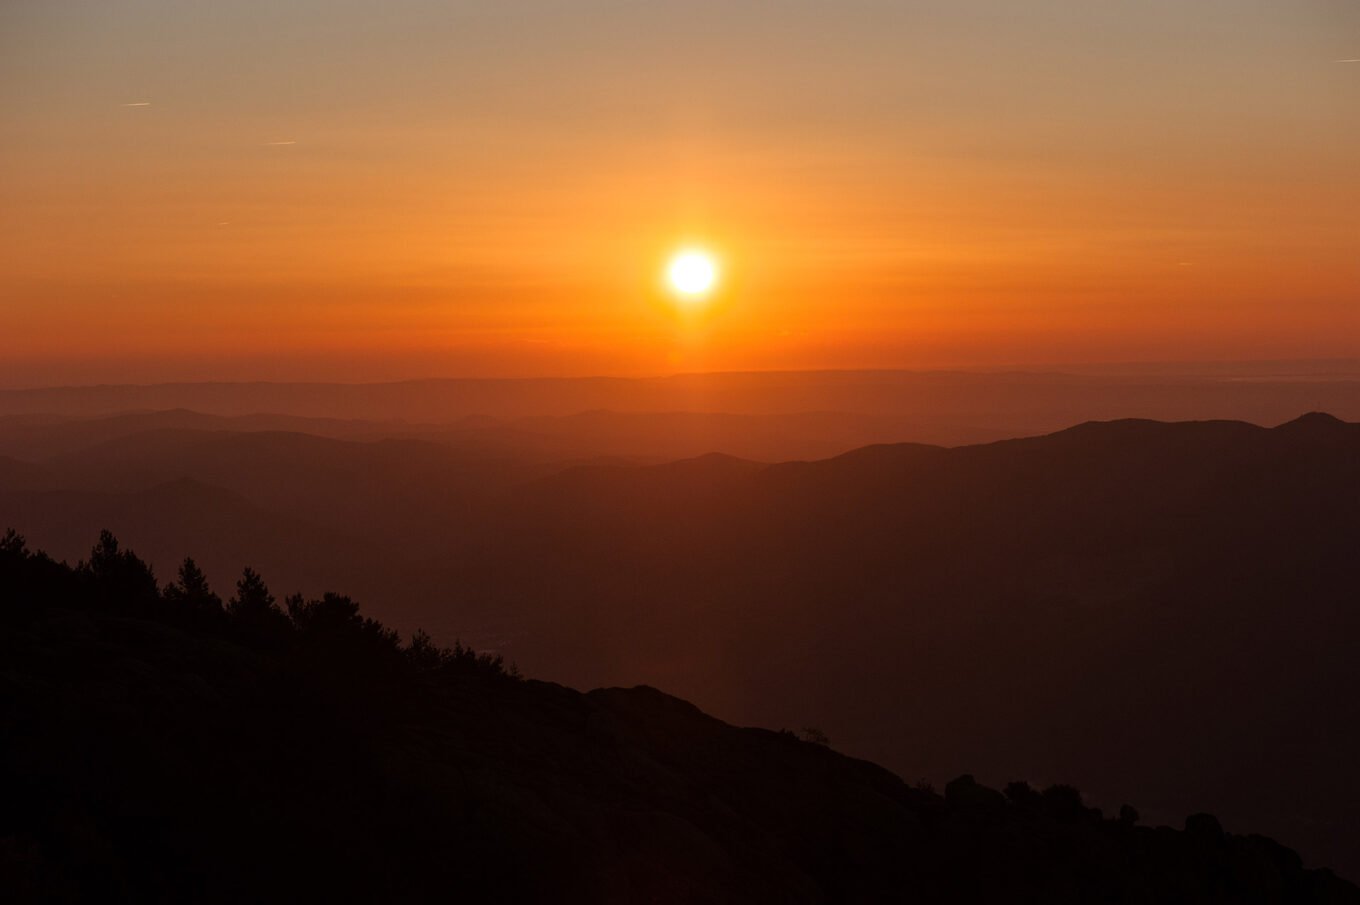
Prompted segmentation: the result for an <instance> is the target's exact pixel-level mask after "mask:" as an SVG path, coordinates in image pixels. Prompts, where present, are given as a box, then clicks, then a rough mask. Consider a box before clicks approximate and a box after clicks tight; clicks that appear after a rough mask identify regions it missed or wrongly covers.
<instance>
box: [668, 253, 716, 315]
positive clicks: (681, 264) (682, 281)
mask: <svg viewBox="0 0 1360 905" xmlns="http://www.w3.org/2000/svg"><path fill="white" fill-rule="evenodd" d="M718 276H719V271H718V261H717V259H716V258H714V257H713V255H711V254H709V253H708V252H706V251H703V250H702V249H697V248H689V249H685V250H683V251H679V252H676V254H675V255H674V256H673V257H672V258H671V260H670V263H669V264H667V265H666V284H667V285H668V286H669V287H670V289H671V292H672V293H673V294H674V295H675V296H676V297H677V298H679V299H681V300H682V301H687V302H697V301H702V300H703V299H706V298H708V296H709V295H710V294H711V293H712V292H713V290H714V288H715V287H716V286H717V285H718Z"/></svg>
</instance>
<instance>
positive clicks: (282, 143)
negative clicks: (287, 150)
mask: <svg viewBox="0 0 1360 905" xmlns="http://www.w3.org/2000/svg"><path fill="white" fill-rule="evenodd" d="M295 144H297V142H295V141H267V142H265V145H267V146H268V147H271V148H276V147H278V146H279V145H295Z"/></svg>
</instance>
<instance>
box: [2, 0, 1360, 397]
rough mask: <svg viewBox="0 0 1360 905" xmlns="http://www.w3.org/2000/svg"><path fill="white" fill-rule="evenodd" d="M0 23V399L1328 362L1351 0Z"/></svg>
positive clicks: (541, 8)
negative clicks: (295, 385) (708, 284)
mask: <svg viewBox="0 0 1360 905" xmlns="http://www.w3.org/2000/svg"><path fill="white" fill-rule="evenodd" d="M606 13H607V15H606ZM0 35H3V37H0V101H2V102H3V107H4V109H5V113H4V115H3V119H2V120H0V170H2V171H3V172H4V173H5V174H6V178H5V179H4V180H3V181H2V182H0V361H3V362H4V363H5V368H4V372H3V373H0V384H4V385H20V384H27V385H33V384H35V383H63V382H91V381H124V380H132V381H155V380H182V379H246V378H257V377H258V378H266V379H300V378H309V379H321V380H329V379H342V380H348V379H360V380H380V379H400V378H408V377H415V376H427V375H472V374H484V375H528V376H534V375H583V374H595V373H618V374H629V375H648V374H660V373H669V372H673V371H678V370H685V371H702V370H732V369H742V370H749V369H756V370H759V369H777V368H827V367H838V368H863V367H909V368H922V367H938V366H959V365H984V366H986V365H998V364H1010V363H1025V362H1044V363H1057V364H1061V363H1065V362H1089V361H1101V360H1118V361H1128V360H1147V361H1167V360H1194V359H1198V360H1214V359H1234V358H1235V359H1263V358H1310V357H1319V358H1320V357H1346V356H1353V355H1354V354H1356V352H1357V342H1356V337H1357V336H1360V308H1357V306H1356V305H1355V301H1356V296H1357V289H1358V288H1360V263H1357V262H1360V255H1357V254H1356V247H1355V246H1356V237H1357V235H1360V213H1358V212H1360V176H1357V170H1356V168H1355V166H1354V148H1355V145H1356V140H1357V139H1360V103H1357V101H1358V100H1360V68H1358V67H1354V66H1347V65H1341V64H1338V63H1337V62H1335V61H1336V60H1339V59H1346V58H1351V57H1354V56H1356V53H1355V51H1356V48H1357V44H1356V41H1357V40H1360V8H1357V7H1355V6H1354V5H1345V6H1343V5H1340V4H1337V3H1326V2H1310V3H1299V4H1288V5H1279V4H1270V3H1266V2H1263V0H1261V2H1258V0H1252V2H1246V3H1243V2H1233V3H1227V2H1210V3H1205V4H1196V5H1195V7H1194V8H1193V9H1187V8H1185V6H1184V5H1183V4H1178V3H1170V2H1164V0H1158V2H1153V3H1148V4H1138V5H1136V6H1134V5H1123V6H1122V8H1117V9H1116V8H1108V9H1106V8H1100V9H1093V8H1091V5H1090V4H1083V3H1077V2H1075V0H1047V2H1042V3H1038V4H1034V5H1031V6H1030V7H1027V11H1026V12H1025V13H1024V14H1020V13H1017V12H1016V10H1015V8H1014V7H1013V6H1012V5H1011V4H1009V3H1000V2H995V0H993V2H978V3H971V4H963V5H959V4H952V3H944V2H942V0H916V2H908V3H899V4H881V3H874V2H868V0H856V2H850V3H846V4H843V5H837V7H835V8H834V9H828V8H826V7H819V6H817V5H809V4H794V5H790V6H789V7H788V8H786V9H781V11H780V13H779V14H778V15H771V14H770V13H769V11H763V12H762V11H759V10H756V9H755V8H751V9H747V8H744V7H739V8H734V7H732V6H731V5H730V4H714V3H699V4H695V5H693V6H691V5H686V6H685V7H684V9H683V10H681V9H680V8H679V7H676V8H670V7H658V6H651V5H648V6H645V7H644V6H638V7H635V6H631V5H630V6H620V5H618V4H609V3H598V2H597V3H589V4H583V5H577V4H572V5H554V4H541V3H540V4H530V3H524V2H509V3H503V4H500V3H498V4H457V3H455V4H447V3H442V4H437V3H430V2H420V0H404V2H400V3H395V4H383V5H381V8H380V7H379V6H378V5H372V6H371V7H364V6H363V5H360V4H350V3H344V4H334V3H319V2H309V3H296V4H289V5H287V6H286V7H277V8H276V7H275V6H274V5H273V4H263V3H256V2H243V3H239V4H222V5H204V4H174V3H150V2H142V3H130V2H124V3H70V4H61V5H60V6H58V5H55V4H47V3H36V2H18V3H12V4H6V6H5V8H4V9H3V10H2V11H0ZM755 48H759V52H756V50H755ZM688 242H699V243H701V244H704V245H706V246H708V247H711V248H712V249H714V250H715V252H717V253H718V254H720V255H721V256H722V258H723V261H724V265H725V271H726V273H725V276H726V279H725V282H724V284H723V286H722V288H721V290H720V291H719V293H718V294H717V296H716V297H715V299H714V300H713V302H712V304H711V305H710V306H709V308H708V309H707V310H706V311H705V312H704V313H703V314H702V315H700V316H692V315H685V314H683V313H681V312H678V311H677V309H676V306H675V305H673V304H672V302H671V300H670V299H669V298H668V297H667V296H666V295H665V294H664V293H663V292H662V290H661V288H660V283H659V279H660V273H661V270H662V268H663V266H664V262H665V259H666V256H667V255H668V254H669V253H670V252H671V251H672V250H673V249H674V248H676V247H678V246H680V245H683V244H685V243H688Z"/></svg>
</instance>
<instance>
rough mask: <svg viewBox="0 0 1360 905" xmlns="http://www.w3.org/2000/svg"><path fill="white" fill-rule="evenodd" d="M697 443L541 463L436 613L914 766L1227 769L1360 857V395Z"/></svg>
mask: <svg viewBox="0 0 1360 905" xmlns="http://www.w3.org/2000/svg"><path fill="white" fill-rule="evenodd" d="M675 472H676V468H675V467H674V466H669V467H666V468H641V469H639V468H613V469H588V470H577V471H571V472H566V473H563V474H560V475H557V476H555V477H551V478H547V479H544V480H542V481H539V482H537V483H535V484H533V485H531V486H526V487H521V488H519V489H518V490H517V491H516V492H515V496H514V498H513V501H512V502H511V503H508V504H507V505H506V507H505V509H504V510H503V511H502V512H501V513H499V518H501V519H503V521H501V522H500V523H499V524H498V525H495V526H493V527H488V528H487V529H486V531H485V532H484V534H483V538H482V547H481V548H480V552H479V553H477V554H476V555H473V556H470V557H468V558H467V559H466V560H465V562H467V563H469V564H470V565H471V568H466V569H459V570H454V571H451V572H450V573H449V578H448V583H449V584H450V585H451V586H457V587H461V588H463V589H465V590H464V599H466V600H468V601H480V602H482V606H483V607H484V609H482V611H481V614H482V615H481V616H479V617H472V618H469V616H468V611H467V609H466V608H465V609H464V610H463V611H462V613H461V614H460V616H459V620H460V622H459V623H444V622H440V621H437V620H438V617H437V615H436V614H435V613H430V614H429V615H428V617H427V618H428V620H429V622H430V624H432V625H434V626H437V627H438V628H440V629H441V630H443V629H445V628H446V627H449V628H451V627H453V625H455V624H468V623H473V624H481V623H482V622H483V621H490V622H495V621H498V620H499V621H500V624H503V625H504V626H505V633H506V634H507V635H510V634H511V633H514V634H513V639H514V643H513V644H512V645H511V646H509V647H508V648H507V650H508V651H511V652H513V655H514V656H515V657H516V658H517V659H518V660H519V662H521V663H524V664H526V665H529V666H531V668H533V669H535V670H538V671H540V672H542V673H545V674H547V675H550V676H553V677H561V678H563V679H565V680H569V681H579V682H584V683H586V684H603V683H608V682H611V681H616V679H617V677H620V676H630V675H632V676H639V677H642V678H644V679H645V680H646V681H648V682H650V683H653V684H658V685H662V686H664V687H669V688H672V689H674V690H676V691H677V692H679V693H681V694H683V695H685V696H686V697H688V698H691V699H694V700H697V701H700V702H703V704H704V705H705V706H706V707H708V708H710V709H712V710H714V711H715V712H717V713H718V714H720V715H721V716H723V717H724V718H729V719H734V720H738V721H742V722H760V723H765V724H780V723H784V724H789V723H796V722H799V721H805V722H811V723H814V724H816V725H819V726H822V727H823V728H825V729H826V730H827V731H828V732H829V733H830V734H831V736H832V738H835V739H837V740H838V742H840V743H842V744H843V745H844V746H845V747H846V749H847V750H851V751H854V752H856V753H859V754H863V755H866V756H870V757H872V758H873V759H875V760H879V761H882V762H885V763H888V764H890V765H892V766H893V767H895V768H897V769H900V770H904V771H908V772H909V773H910V774H911V775H924V776H931V777H942V776H947V775H948V771H950V770H957V769H958V765H959V764H967V765H969V767H970V768H971V769H973V770H975V771H976V772H977V773H978V775H980V776H985V777H987V778H988V779H990V780H992V781H1001V780H1003V779H1005V778H1006V774H1005V772H1004V771H1007V770H1017V769H1018V770H1020V771H1021V772H1022V773H1023V774H1024V775H1028V776H1035V777H1047V778H1054V777H1068V778H1075V779H1077V780H1079V781H1080V784H1081V785H1082V787H1083V788H1086V789H1088V791H1090V792H1092V793H1093V794H1094V795H1096V796H1097V798H1098V799H1099V800H1102V801H1107V802H1108V800H1109V798H1108V796H1111V795H1114V794H1118V793H1117V791H1116V790H1118V789H1128V788H1133V789H1136V790H1137V791H1138V793H1139V795H1138V797H1139V798H1140V800H1143V801H1145V802H1147V803H1148V805H1149V806H1150V807H1154V808H1155V809H1156V810H1157V812H1158V813H1161V814H1165V815H1166V816H1167V817H1168V818H1169V817H1173V816H1178V815H1183V814H1184V813H1185V812H1186V810H1187V809H1188V808H1190V807H1193V805H1192V804H1191V802H1193V801H1196V800H1199V801H1208V802H1209V803H1210V804H1211V805H1212V807H1213V808H1214V810H1215V811H1218V812H1220V813H1222V814H1224V815H1225V816H1226V817H1227V818H1228V819H1230V821H1231V822H1232V823H1234V824H1237V825H1241V824H1243V823H1244V822H1245V823H1252V824H1254V825H1258V826H1265V827H1267V828H1268V829H1269V830H1270V831H1272V832H1277V833H1280V834H1286V833H1287V834H1290V835H1291V838H1294V839H1295V840H1297V841H1299V843H1300V844H1301V845H1302V846H1303V848H1304V850H1305V852H1306V853H1307V854H1308V855H1309V857H1319V858H1326V859H1328V860H1330V861H1333V862H1337V863H1344V864H1345V865H1347V866H1348V867H1350V868H1351V869H1360V862H1356V861H1355V860H1354V857H1355V856H1354V853H1355V852H1357V851H1360V817H1358V816H1357V814H1358V813H1360V812H1357V810H1356V804H1357V802H1360V774H1358V773H1357V771H1355V770H1353V769H1352V768H1351V767H1350V766H1349V764H1352V763H1354V762H1356V761H1357V760H1360V661H1358V660H1357V658H1356V657H1355V656H1354V650H1355V646H1356V644H1357V643H1358V642H1360V607H1357V605H1356V604H1357V598H1356V589H1357V588H1360V557H1357V556H1356V553H1355V551H1356V549H1357V548H1358V547H1360V427H1357V426H1356V425H1350V424H1344V423H1342V422H1338V421H1335V420H1334V419H1326V418H1323V417H1317V416H1312V417H1309V418H1307V419H1302V420H1300V421H1298V422H1292V423H1290V424H1287V425H1285V426H1282V427H1280V428H1277V429H1274V430H1268V429H1264V428H1258V427H1254V426H1251V425H1246V424H1241V423H1232V422H1207V423H1186V424H1163V423H1155V422H1137V421H1126V422H1113V423H1103V424H1086V425H1082V426H1081V427H1078V428H1074V429H1072V430H1068V431H1063V432H1061V433H1058V434H1054V435H1051V436H1047V437H1040V438H1034V439H1029V440H1017V441H1008V442H1004V443H997V444H991V445H987V446H979V447H962V448H957V449H951V450H946V449H939V448H930V447H919V446H904V447H879V448H870V449H865V450H861V451H858V452H855V453H852V454H849V455H846V456H842V457H839V458H836V459H832V460H827V461H822V462H815V463H790V464H783V465H774V466H769V467H766V468H758V469H755V470H753V471H751V472H750V473H748V474H740V475H734V474H733V473H732V472H731V470H730V469H720V468H710V469H704V468H702V467H699V466H698V465H696V466H694V467H691V468H688V469H686V470H685V472H684V475H683V479H677V477H676V474H675ZM516 563H533V564H534V568H533V569H532V571H531V572H525V571H524V570H517V569H516V567H515V564H516ZM542 600H552V601H553V603H552V605H551V606H547V605H540V604H539V603H538V601H542ZM1168 751H1174V752H1175V755H1174V757H1170V758H1169V757H1168V756H1167V755H1166V753H1165V752H1168ZM1284 776H1287V777H1290V778H1291V779H1292V780H1295V782H1293V783H1292V784H1291V791H1290V793H1289V794H1287V795H1285V794H1279V793H1277V792H1275V791H1273V789H1275V788H1277V786H1276V785H1275V784H1274V783H1273V782H1272V778H1275V777H1284Z"/></svg>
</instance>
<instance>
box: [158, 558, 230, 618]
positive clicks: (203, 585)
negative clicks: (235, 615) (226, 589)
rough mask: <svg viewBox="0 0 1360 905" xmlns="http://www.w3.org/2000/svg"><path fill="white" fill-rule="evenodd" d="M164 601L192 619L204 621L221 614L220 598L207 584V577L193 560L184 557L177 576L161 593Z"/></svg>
mask: <svg viewBox="0 0 1360 905" xmlns="http://www.w3.org/2000/svg"><path fill="white" fill-rule="evenodd" d="M161 596H162V597H164V599H165V601H166V603H169V604H171V605H174V606H178V607H180V608H181V611H182V612H184V613H186V614H187V615H188V616H189V617H190V618H191V619H193V620H194V621H199V622H204V621H207V620H212V619H218V618H221V616H222V615H223V611H222V598H221V597H218V596H217V595H216V594H214V593H213V590H212V588H210V587H209V586H208V577H207V576H206V575H204V574H203V570H202V569H200V568H199V567H198V564H197V563H195V562H194V561H193V558H192V557H185V559H184V562H183V563H182V564H181V565H180V567H179V577H178V579H177V580H176V581H175V582H174V583H173V584H169V585H167V586H166V588H165V591H164V592H163V593H162V595H161Z"/></svg>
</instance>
